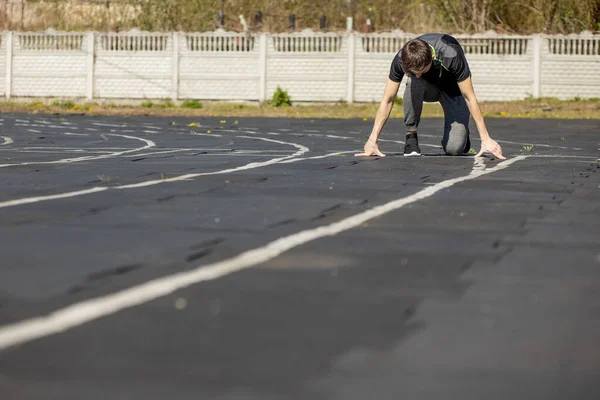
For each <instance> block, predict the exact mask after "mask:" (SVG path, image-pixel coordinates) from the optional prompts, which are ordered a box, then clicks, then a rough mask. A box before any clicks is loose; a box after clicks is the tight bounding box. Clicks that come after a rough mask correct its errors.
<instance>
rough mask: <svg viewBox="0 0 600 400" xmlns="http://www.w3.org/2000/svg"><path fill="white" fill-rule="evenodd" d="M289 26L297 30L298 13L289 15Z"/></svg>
mask: <svg viewBox="0 0 600 400" xmlns="http://www.w3.org/2000/svg"><path fill="white" fill-rule="evenodd" d="M288 21H289V24H288V28H290V29H292V30H295V29H296V14H290V16H289V17H288Z"/></svg>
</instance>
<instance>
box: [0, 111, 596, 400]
mask: <svg viewBox="0 0 600 400" xmlns="http://www.w3.org/2000/svg"><path fill="white" fill-rule="evenodd" d="M191 122H197V123H198V124H199V126H195V127H190V126H188V125H189V124H190V123H191ZM0 123H1V124H2V125H1V126H0V136H1V137H0V176H1V187H2V190H1V192H0V251H1V259H0V263H1V268H0V398H1V399H3V400H9V399H19V400H20V399H61V400H68V399H74V400H75V399H77V400H80V399H90V400H93V399H111V400H116V399H144V400H151V399H161V400H162V399H167V398H172V399H218V400H225V399H227V400H233V399H236V400H237V399H253V400H259V399H260V400H271V399H273V400H275V399H277V400H280V399H311V400H313V399H314V400H319V399H343V400H350V399H378V400H381V399H400V398H402V399H442V398H443V399H461V400H463V399H482V398H486V399H502V400H504V399H544V400H550V399H561V400H562V399H567V398H577V399H597V398H599V396H600V346H598V338H599V337H600V239H599V237H600V236H599V235H600V190H599V188H600V164H599V162H598V157H599V156H600V152H599V146H600V143H599V142H600V136H599V134H600V132H599V131H600V123H599V122H598V121H594V120H510V119H489V120H488V121H487V124H488V128H489V130H490V132H491V134H492V135H493V137H494V138H496V139H497V140H498V141H500V143H501V145H502V147H503V149H504V153H505V155H506V156H508V160H507V161H505V162H500V161H498V160H494V159H491V158H485V159H475V158H473V157H443V156H441V154H442V151H441V147H440V144H439V141H440V139H441V138H440V134H439V132H440V131H441V125H442V122H441V120H439V119H426V120H424V121H422V124H421V129H420V140H421V147H422V150H423V152H424V153H426V154H424V156H423V157H420V158H404V157H403V156H402V155H401V152H402V148H403V147H402V140H403V137H404V134H403V130H402V122H401V121H400V120H392V121H390V122H389V123H388V125H387V126H386V128H385V131H384V134H383V135H382V139H383V140H382V142H381V149H382V151H384V153H387V154H388V157H386V158H357V157H354V156H353V153H355V152H357V151H359V150H361V148H362V145H363V143H364V140H365V139H366V137H367V136H368V133H369V132H370V129H371V126H372V121H362V120H331V119H328V120H292V119H265V118H225V119H221V118H158V117H129V118H127V117H119V118H117V117H90V116H57V115H52V116H42V115H5V116H4V118H3V120H1V121H0ZM208 131H210V133H208ZM478 145H479V141H478V140H473V147H474V148H477V149H478ZM530 145H533V147H527V148H524V146H530Z"/></svg>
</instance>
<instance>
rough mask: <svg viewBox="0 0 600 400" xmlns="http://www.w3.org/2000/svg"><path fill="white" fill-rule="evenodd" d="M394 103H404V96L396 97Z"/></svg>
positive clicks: (398, 104)
mask: <svg viewBox="0 0 600 400" xmlns="http://www.w3.org/2000/svg"><path fill="white" fill-rule="evenodd" d="M394 104H395V105H397V106H401V105H402V104H404V99H403V98H402V97H396V98H395V99H394Z"/></svg>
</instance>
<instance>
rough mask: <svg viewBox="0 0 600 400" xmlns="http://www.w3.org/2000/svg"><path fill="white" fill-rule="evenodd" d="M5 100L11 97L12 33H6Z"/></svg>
mask: <svg viewBox="0 0 600 400" xmlns="http://www.w3.org/2000/svg"><path fill="white" fill-rule="evenodd" d="M4 39H5V40H6V43H5V46H6V98H7V99H10V96H11V95H12V66H13V33H12V32H6V33H5V36H4Z"/></svg>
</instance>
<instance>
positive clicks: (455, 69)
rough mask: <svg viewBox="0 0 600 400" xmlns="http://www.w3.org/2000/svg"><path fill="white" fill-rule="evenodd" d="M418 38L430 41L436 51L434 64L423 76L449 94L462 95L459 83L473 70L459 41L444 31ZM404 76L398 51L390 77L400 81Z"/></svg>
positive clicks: (394, 80)
mask: <svg viewBox="0 0 600 400" xmlns="http://www.w3.org/2000/svg"><path fill="white" fill-rule="evenodd" d="M417 39H421V40H424V41H425V42H427V43H429V45H430V46H431V47H433V50H434V51H435V52H434V60H433V65H432V66H431V68H430V69H429V71H427V72H426V73H424V74H423V75H422V76H421V78H423V79H425V80H426V81H428V82H431V83H433V84H434V85H435V86H437V87H438V88H440V90H443V91H444V92H446V93H448V94H449V95H452V96H458V95H460V94H461V92H460V89H459V88H458V84H457V83H458V82H462V81H464V80H465V79H467V78H468V77H470V76H471V70H470V69H469V64H468V63H467V59H466V57H465V53H464V51H463V49H462V47H461V46H460V44H459V43H458V41H457V40H456V39H455V38H453V37H452V36H450V35H444V34H443V33H427V34H425V35H422V36H419V37H418V38H417ZM403 76H404V70H403V68H402V60H401V59H400V52H398V53H397V54H396V56H395V57H394V60H393V61H392V66H391V68H390V75H389V77H390V79H391V80H392V81H393V82H400V81H402V77H403Z"/></svg>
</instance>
